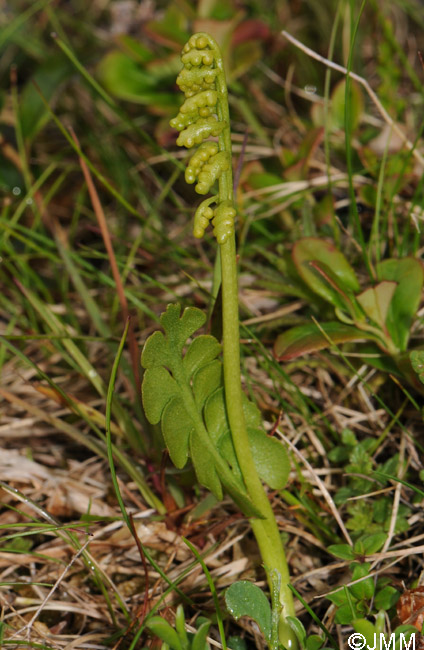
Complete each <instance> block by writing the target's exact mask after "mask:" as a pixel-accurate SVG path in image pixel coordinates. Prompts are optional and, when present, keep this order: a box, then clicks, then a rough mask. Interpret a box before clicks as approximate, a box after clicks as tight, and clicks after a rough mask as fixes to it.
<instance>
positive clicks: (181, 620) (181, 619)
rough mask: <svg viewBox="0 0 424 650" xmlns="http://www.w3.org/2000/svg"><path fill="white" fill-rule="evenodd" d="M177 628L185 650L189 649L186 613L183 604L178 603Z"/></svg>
mask: <svg viewBox="0 0 424 650" xmlns="http://www.w3.org/2000/svg"><path fill="white" fill-rule="evenodd" d="M175 630H176V632H177V634H178V636H179V639H180V642H181V645H182V647H183V650H189V647H190V642H189V640H188V634H187V631H186V628H185V614H184V608H183V606H182V605H178V607H177V611H176V613H175Z"/></svg>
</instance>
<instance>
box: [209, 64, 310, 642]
mask: <svg viewBox="0 0 424 650" xmlns="http://www.w3.org/2000/svg"><path fill="white" fill-rule="evenodd" d="M217 67H218V68H219V69H220V74H218V75H217V85H218V92H219V100H218V104H217V107H218V119H219V120H220V121H221V120H222V121H225V122H226V124H227V127H226V128H225V129H224V130H223V132H222V134H221V135H220V137H219V149H220V151H227V152H228V153H230V152H231V134H230V128H229V124H230V118H229V111H228V99H227V86H226V82H225V76H224V70H223V67H222V59H218V61H217ZM219 200H220V201H231V203H233V201H234V197H233V180H232V171H231V167H230V169H229V170H228V171H226V172H223V173H222V174H221V176H220V179H219ZM221 276H222V318H223V360H224V385H225V401H226V407H227V415H228V420H229V423H230V429H231V435H232V440H233V444H234V448H235V451H236V455H237V460H238V463H239V466H240V469H241V472H242V475H243V480H244V483H245V485H246V489H247V491H248V494H249V496H250V498H251V500H252V501H253V503H254V505H255V506H256V507H257V508H258V509H259V510H260V512H261V513H262V515H263V519H253V520H251V526H252V530H253V533H254V535H255V537H256V541H257V543H258V546H259V550H260V553H261V556H262V559H263V562H264V566H265V570H266V572H267V576H268V583H269V587H270V590H271V593H272V584H271V579H270V575H271V572H272V571H273V570H277V571H278V572H279V574H280V576H281V590H280V602H281V605H282V620H281V623H280V641H281V642H282V643H283V644H284V646H285V647H286V648H290V649H292V648H296V647H297V641H296V638H295V635H294V633H293V632H292V630H291V628H290V627H289V626H288V624H287V623H285V621H284V619H285V617H286V616H294V615H295V612H294V604H293V596H292V592H291V591H290V589H289V586H288V585H289V582H290V576H289V571H288V566H287V560H286V556H285V552H284V547H283V544H282V541H281V537H280V533H279V530H278V526H277V522H276V520H275V516H274V513H273V510H272V508H271V505H270V503H269V500H268V497H267V494H266V492H265V490H264V487H263V485H262V483H261V481H260V479H259V476H258V473H257V471H256V467H255V463H254V460H253V456H252V451H251V448H250V444H249V438H248V434H247V428H246V423H245V419H244V414H243V401H242V395H243V393H242V387H241V379H240V331H239V311H238V281H237V264H236V246H235V236H234V233H233V234H232V235H230V236H229V237H228V239H227V241H226V242H225V243H224V244H222V245H221Z"/></svg>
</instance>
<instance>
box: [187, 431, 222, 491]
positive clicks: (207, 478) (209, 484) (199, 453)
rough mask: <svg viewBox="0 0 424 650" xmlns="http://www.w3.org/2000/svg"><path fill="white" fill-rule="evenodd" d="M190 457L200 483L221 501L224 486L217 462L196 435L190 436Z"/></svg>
mask: <svg viewBox="0 0 424 650" xmlns="http://www.w3.org/2000/svg"><path fill="white" fill-rule="evenodd" d="M190 456H191V459H192V461H193V465H194V469H195V472H196V476H197V479H198V481H199V483H200V484H201V485H204V486H205V487H206V488H208V490H210V491H211V492H212V494H214V495H215V496H216V498H217V499H218V500H219V501H221V499H222V486H221V481H220V478H219V476H218V473H217V471H216V468H215V460H214V458H213V457H212V455H211V454H210V453H209V451H208V450H207V449H205V447H204V445H202V443H201V441H200V440H199V438H198V436H197V435H196V434H194V435H191V436H190Z"/></svg>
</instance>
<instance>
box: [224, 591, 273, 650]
mask: <svg viewBox="0 0 424 650" xmlns="http://www.w3.org/2000/svg"><path fill="white" fill-rule="evenodd" d="M225 604H226V606H227V609H228V611H229V612H230V614H231V615H232V616H233V617H234V618H235V619H236V621H238V619H239V618H241V617H242V616H249V618H252V619H253V620H254V621H255V622H256V623H257V624H258V625H259V627H260V629H261V631H262V634H263V635H264V637H265V638H266V639H267V640H268V641H269V639H270V638H271V606H270V604H269V602H268V599H267V597H266V596H265V594H264V592H263V591H262V590H261V589H259V587H257V586H256V585H254V584H253V583H252V582H248V581H247V580H240V581H239V582H235V583H234V584H232V585H231V587H229V588H228V589H227V591H226V592H225Z"/></svg>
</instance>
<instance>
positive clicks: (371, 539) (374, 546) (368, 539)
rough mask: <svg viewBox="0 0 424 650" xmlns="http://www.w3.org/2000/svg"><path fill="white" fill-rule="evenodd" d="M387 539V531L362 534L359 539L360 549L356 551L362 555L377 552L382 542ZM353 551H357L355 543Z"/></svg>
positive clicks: (381, 546)
mask: <svg viewBox="0 0 424 650" xmlns="http://www.w3.org/2000/svg"><path fill="white" fill-rule="evenodd" d="M386 539H387V533H374V534H373V535H364V536H363V537H361V539H360V540H358V541H360V542H361V550H360V551H358V552H360V553H361V554H362V555H373V554H374V553H378V551H380V550H381V549H382V548H383V546H384V542H385V541H386ZM354 548H355V551H357V547H356V543H355V547H354Z"/></svg>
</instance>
